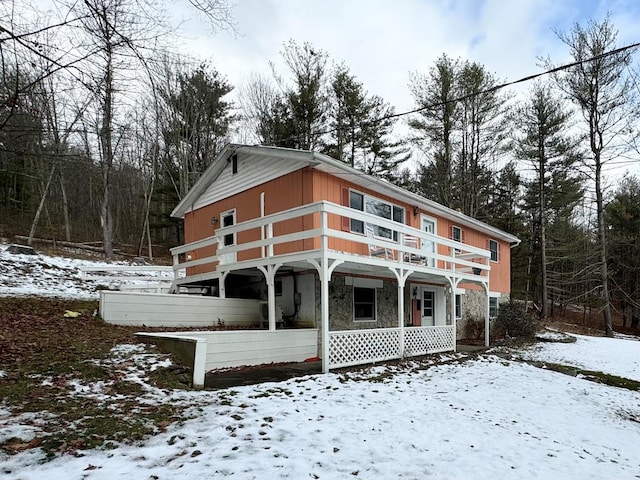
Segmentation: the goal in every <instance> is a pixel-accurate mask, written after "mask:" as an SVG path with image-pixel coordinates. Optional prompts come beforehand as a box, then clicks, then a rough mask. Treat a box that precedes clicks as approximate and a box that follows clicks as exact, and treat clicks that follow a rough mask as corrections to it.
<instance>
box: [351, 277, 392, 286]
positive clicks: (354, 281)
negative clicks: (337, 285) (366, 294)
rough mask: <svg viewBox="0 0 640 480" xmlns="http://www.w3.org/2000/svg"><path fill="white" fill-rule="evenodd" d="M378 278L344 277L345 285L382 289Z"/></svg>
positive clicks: (381, 283) (381, 282)
mask: <svg viewBox="0 0 640 480" xmlns="http://www.w3.org/2000/svg"><path fill="white" fill-rule="evenodd" d="M383 282H384V281H383V280H382V279H379V278H362V277H345V279H344V284H345V285H353V286H354V287H360V288H382V287H383V285H384V283H383Z"/></svg>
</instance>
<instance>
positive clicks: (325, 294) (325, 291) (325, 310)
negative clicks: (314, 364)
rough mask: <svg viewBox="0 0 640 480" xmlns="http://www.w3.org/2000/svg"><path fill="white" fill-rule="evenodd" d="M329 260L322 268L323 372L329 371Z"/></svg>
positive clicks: (325, 259) (323, 263)
mask: <svg viewBox="0 0 640 480" xmlns="http://www.w3.org/2000/svg"><path fill="white" fill-rule="evenodd" d="M327 260H328V259H327V258H326V257H325V258H323V259H322V265H321V266H320V312H321V314H320V318H321V322H322V372H323V373H327V372H328V371H329V275H330V274H329V268H328V265H327V263H328V261H327Z"/></svg>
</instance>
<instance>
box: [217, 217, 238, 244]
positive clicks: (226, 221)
mask: <svg viewBox="0 0 640 480" xmlns="http://www.w3.org/2000/svg"><path fill="white" fill-rule="evenodd" d="M220 217H221V218H222V226H223V227H230V226H232V225H234V224H235V223H236V211H235V210H230V211H228V212H224V213H223V214H222V215H220ZM223 243H224V246H225V247H228V246H230V245H235V244H236V234H235V233H229V234H227V235H225V236H224V240H223Z"/></svg>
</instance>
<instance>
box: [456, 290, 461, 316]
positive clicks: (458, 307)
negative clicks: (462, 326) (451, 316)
mask: <svg viewBox="0 0 640 480" xmlns="http://www.w3.org/2000/svg"><path fill="white" fill-rule="evenodd" d="M461 318H462V295H460V294H457V295H456V320H460V319H461Z"/></svg>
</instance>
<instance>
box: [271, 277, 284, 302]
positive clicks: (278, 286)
mask: <svg viewBox="0 0 640 480" xmlns="http://www.w3.org/2000/svg"><path fill="white" fill-rule="evenodd" d="M273 285H274V287H275V291H276V297H281V296H282V279H281V278H276V279H275V281H274V284H273Z"/></svg>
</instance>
